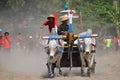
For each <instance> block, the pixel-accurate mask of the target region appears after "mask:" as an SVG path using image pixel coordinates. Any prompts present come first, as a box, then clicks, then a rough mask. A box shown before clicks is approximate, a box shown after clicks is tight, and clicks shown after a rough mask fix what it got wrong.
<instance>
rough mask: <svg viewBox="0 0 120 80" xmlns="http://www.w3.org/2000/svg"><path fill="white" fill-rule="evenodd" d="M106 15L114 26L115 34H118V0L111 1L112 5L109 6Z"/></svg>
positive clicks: (119, 32)
mask: <svg viewBox="0 0 120 80" xmlns="http://www.w3.org/2000/svg"><path fill="white" fill-rule="evenodd" d="M106 17H107V19H108V20H110V21H111V22H112V23H113V24H115V26H116V31H117V35H118V36H120V6H119V2H118V1H116V0H115V1H113V6H109V7H108V9H107V11H106Z"/></svg>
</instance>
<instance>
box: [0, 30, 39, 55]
mask: <svg viewBox="0 0 120 80" xmlns="http://www.w3.org/2000/svg"><path fill="white" fill-rule="evenodd" d="M39 39H40V36H39V35H34V36H33V35H29V36H27V37H25V36H23V35H22V33H18V35H17V36H16V37H15V38H13V37H11V35H10V33H9V32H4V33H3V32H2V31H1V32H0V52H4V53H10V52H11V51H12V50H14V51H29V52H30V51H33V50H38V48H40V44H39Z"/></svg>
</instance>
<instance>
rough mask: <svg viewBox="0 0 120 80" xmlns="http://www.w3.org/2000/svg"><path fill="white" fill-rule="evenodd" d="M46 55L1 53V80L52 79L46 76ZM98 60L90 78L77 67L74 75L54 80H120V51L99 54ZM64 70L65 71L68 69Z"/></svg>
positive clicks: (54, 79) (73, 71)
mask: <svg viewBox="0 0 120 80" xmlns="http://www.w3.org/2000/svg"><path fill="white" fill-rule="evenodd" d="M41 52H43V50H41ZM99 54H100V53H99ZM101 54H102V53H101ZM46 57H47V56H46V54H45V53H35V54H33V53H30V54H24V53H21V54H18V53H13V54H11V55H3V54H1V53H0V80H51V79H49V78H46V73H47V70H46V69H47V68H46V66H45V63H46V62H45V61H46ZM96 62H97V65H96V74H93V75H92V76H91V77H90V78H89V77H81V76H80V69H78V68H77V69H72V76H70V77H68V76H62V77H56V78H53V80H120V51H119V52H113V53H109V54H105V55H102V56H99V55H98V54H97V57H96ZM64 70H65V71H64V72H63V73H66V72H67V71H68V69H64Z"/></svg>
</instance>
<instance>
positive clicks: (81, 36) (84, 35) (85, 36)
mask: <svg viewBox="0 0 120 80" xmlns="http://www.w3.org/2000/svg"><path fill="white" fill-rule="evenodd" d="M90 37H91V34H89V33H86V34H81V35H80V38H90Z"/></svg>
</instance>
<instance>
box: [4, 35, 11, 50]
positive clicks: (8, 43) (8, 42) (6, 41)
mask: <svg viewBox="0 0 120 80" xmlns="http://www.w3.org/2000/svg"><path fill="white" fill-rule="evenodd" d="M11 42H12V38H11V37H10V36H6V37H3V38H2V44H3V46H4V48H7V49H8V48H11Z"/></svg>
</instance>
